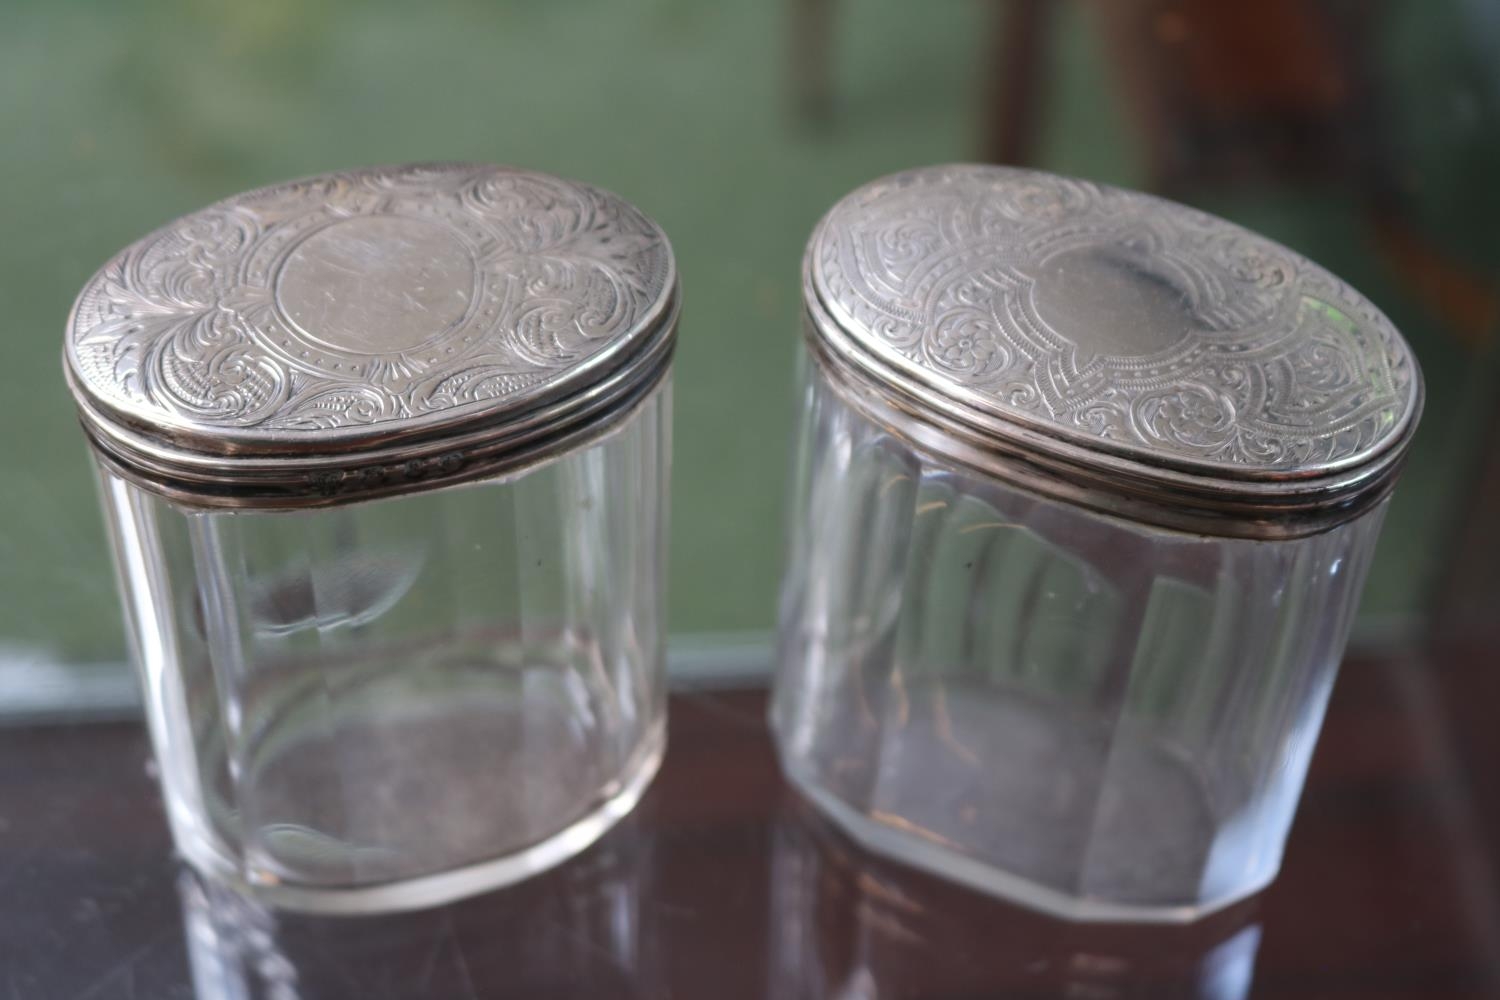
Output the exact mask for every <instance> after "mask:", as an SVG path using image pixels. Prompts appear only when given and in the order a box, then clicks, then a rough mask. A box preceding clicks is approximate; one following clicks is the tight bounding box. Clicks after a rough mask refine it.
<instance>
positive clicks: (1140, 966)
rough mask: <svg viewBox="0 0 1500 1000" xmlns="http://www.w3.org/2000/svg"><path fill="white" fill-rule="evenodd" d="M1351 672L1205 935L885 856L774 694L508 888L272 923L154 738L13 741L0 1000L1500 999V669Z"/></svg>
mask: <svg viewBox="0 0 1500 1000" xmlns="http://www.w3.org/2000/svg"><path fill="white" fill-rule="evenodd" d="M1493 648H1494V647H1492V646H1482V645H1471V646H1470V647H1468V648H1462V647H1456V648H1454V649H1450V650H1447V651H1445V652H1444V653H1442V654H1441V655H1439V654H1435V653H1419V652H1403V651H1391V652H1386V653H1383V654H1381V655H1378V656H1369V655H1365V656H1361V657H1356V658H1354V659H1352V660H1351V661H1350V662H1348V663H1346V664H1345V666H1344V669H1343V674H1342V676H1341V678H1340V681H1339V684H1338V687H1337V688H1336V690H1335V694H1334V699H1333V704H1332V706H1331V708H1330V711H1329V716H1328V721H1327V724H1326V726H1325V729H1324V733H1323V737H1322V740H1321V741H1320V744H1319V748H1318V752H1317V756H1316V758H1315V760H1314V764H1313V773H1312V776H1311V778H1310V779H1309V783H1308V788H1307V793H1306V795H1305V797H1304V799H1303V802H1302V807H1301V809H1300V811H1299V813H1298V816H1297V821H1296V825H1295V827H1294V829H1293V833H1292V838H1291V842H1290V844H1289V846H1288V850H1287V856H1286V862H1285V865H1284V867H1283V871H1282V875H1281V877H1280V878H1279V879H1278V881H1277V882H1276V883H1275V884H1274V885H1273V886H1272V887H1271V888H1270V889H1269V890H1268V891H1266V892H1265V893H1263V894H1262V895H1261V896H1260V897H1258V898H1256V899H1253V900H1250V901H1247V902H1246V903H1244V904H1241V905H1239V906H1237V907H1235V908H1233V909H1232V910H1230V911H1226V912H1224V913H1221V914H1218V915H1216V916H1214V917H1212V918H1210V919H1208V920H1206V921H1204V922H1201V923H1199V924H1197V925H1193V926H1189V927H1185V928H1153V927H1128V926H1107V925H1105V926H1097V925H1070V924H1066V923H1060V922H1056V921H1053V920H1050V919H1047V918H1043V917H1040V916H1035V915H1032V914H1030V913H1028V912H1026V911H1024V910H1021V909H1017V908H1015V907H1013V906H1010V905H1007V904H1005V903H1002V902H998V901H994V900H990V899H987V898H985V897H982V896H978V895H975V894H973V893H970V892H968V891H965V890H962V889H959V888H957V887H954V886H950V885H948V884H945V883H943V882H941V881H938V880H936V879H933V878H930V877H927V876H924V875H921V874H918V873H915V872H912V871H908V870H905V869H903V868H901V867H900V866H897V865H893V864H890V863H887V862H883V861H880V860H877V859H875V858H872V857H870V856H868V855H866V854H863V853H862V852H861V851H860V850H859V849H857V848H856V847H854V846H853V845H852V844H850V843H849V842H848V841H847V840H845V839H844V838H843V837H841V836H840V835H839V834H838V833H837V832H835V831H834V830H832V829H831V828H829V827H828V826H827V825H826V824H825V823H823V822H822V821H820V820H819V819H818V818H817V817H816V816H815V815H814V814H812V813H811V812H810V810H809V809H808V808H807V807H806V806H805V805H804V804H803V803H802V802H801V801H800V800H799V799H798V798H797V796H796V795H795V794H794V793H793V792H792V791H791V790H790V789H789V788H788V787H787V786H786V785H785V784H784V783H783V781H782V780H781V778H780V776H779V774H778V771H777V767H776V762H775V759H774V756H773V754H772V750H771V745H770V743H769V741H768V738H767V734H766V731H765V727H764V725H763V721H762V720H763V716H764V708H765V697H764V694H763V693H762V692H759V691H754V690H744V691H739V690H716V689H710V688H701V687H700V688H697V689H693V688H687V689H683V690H679V691H678V693H677V694H676V695H674V698H673V702H672V708H671V711H672V715H671V749H670V751H669V753H668V755H667V759H666V763H665V765H664V767H663V770H662V773H661V775H660V776H659V778H658V779H657V781H656V783H655V785H654V786H653V788H652V790H651V791H650V792H649V793H648V795H647V796H646V798H645V799H644V800H643V801H642V803H641V806H640V807H639V809H638V810H637V811H636V813H635V814H634V815H633V816H632V817H630V818H629V819H628V820H626V821H625V822H624V823H623V824H622V825H621V826H620V827H618V828H617V829H615V830H614V831H613V832H612V833H611V834H609V835H608V836H607V837H605V838H604V839H603V840H602V841H601V842H600V843H598V844H596V845H595V846H594V847H593V848H591V849H590V850H589V851H587V852H586V853H585V854H583V855H582V856H580V857H579V858H577V859H575V860H574V861H572V862H570V863H569V864H567V865H564V866H562V867H560V868H558V869H556V870H554V871H552V872H549V873H547V874H545V875H543V876H540V877H538V878H536V879H533V880H531V881H529V882H526V883H523V884H521V885H519V886H516V887H513V888H511V889H508V890H503V891H500V892H495V893H491V894H489V895H486V896H482V897H478V898H475V899H471V900H467V901H465V902H462V903H459V904H455V905H452V906H448V907H445V908H442V909H438V910H431V911H426V912H420V913H409V914H400V915H394V916H386V917H366V918H319V917H309V916H301V915H291V914H273V913H270V912H267V911H265V910H263V909H260V908H258V907H256V906H254V905H252V904H250V903H249V902H248V901H246V900H244V899H241V898H239V897H237V896H235V895H233V894H232V893H230V892H228V891H227V890H225V889H223V888H221V887H217V886H212V885H205V884H203V883H201V882H200V881H199V880H198V879H196V878H195V877H193V876H191V875H189V874H187V873H186V872H184V871H183V870H182V869H181V868H180V867H179V866H178V865H177V864H176V863H175V862H174V861H173V860H172V858H171V856H170V847H169V842H168V838H167V832H166V827H165V824H164V820H163V817H162V812H161V806H160V803H159V799H158V796H157V793H156V789H155V787H154V780H153V778H152V775H151V768H150V765H149V748H148V745H147V742H146V739H145V736H144V733H143V732H142V730H141V728H140V726H139V725H138V724H136V723H131V722H109V723H101V722H94V723H71V724H51V725H45V726H43V725H34V726H25V725H12V726H10V727H7V728H5V729H3V730H0V1000H41V998H48V1000H51V998H58V1000H91V998H94V1000H111V998H126V1000H135V998H140V1000H168V998H176V997H183V998H191V997H197V998H199V1000H207V998H234V1000H242V998H243V1000H250V998H267V1000H292V998H303V1000H309V998H339V1000H346V998H347V1000H381V998H389V1000H397V998H427V997H432V998H442V1000H475V998H489V997H527V998H533V997H534V998H562V997H580V998H585V997H586V998H611V997H660V998H668V997H672V998H698V997H703V998H715V1000H717V998H725V1000H734V998H740V997H747V998H748V997H755V998H825V997H826V998H840V1000H866V998H877V997H879V998H889V997H899V998H906V997H932V998H953V1000H959V998H965V1000H977V998H990V997H1006V998H1010V997H1015V998H1027V997H1065V998H1078V1000H1092V998H1118V997H1140V998H1150V1000H1163V998H1175V997H1207V998H1213V1000H1240V998H1243V997H1302V998H1317V997H1329V998H1334V997H1361V998H1369V1000H1395V998H1413V1000H1415V998H1421V1000H1445V998H1478V997H1500V874H1497V871H1500V850H1497V846H1500V777H1497V772H1500V721H1497V719H1496V716H1497V710H1500V663H1496V662H1495V660H1496V657H1495V656H1494V653H1493Z"/></svg>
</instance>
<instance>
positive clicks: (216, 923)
mask: <svg viewBox="0 0 1500 1000" xmlns="http://www.w3.org/2000/svg"><path fill="white" fill-rule="evenodd" d="M648 844H649V839H648V838H645V837H643V836H641V834H640V832H639V830H638V829H637V824H636V823H635V821H634V820H633V819H627V820H626V821H625V822H624V823H623V824H622V825H621V826H620V827H617V828H616V829H615V831H613V832H612V833H611V834H610V836H609V837H607V838H606V839H605V840H604V841H603V842H601V843H600V844H598V845H596V846H595V848H593V849H591V850H590V851H588V852H587V853H586V854H584V855H581V856H580V857H579V858H578V859H576V860H575V861H573V862H570V863H569V864H567V865H564V866H563V867H561V868H558V869H555V870H553V871H551V872H548V873H546V874H543V875H541V876H539V877H537V878H535V879H532V880H530V881H527V882H525V883H522V884H521V885H518V886H514V887H511V888H509V889H505V890H501V891H498V892H494V893H490V894H488V895H485V896H479V897H475V898H473V899H470V900H467V901H464V902H461V903H457V904H453V905H449V906H445V907H441V908H438V909H432V910H425V911H421V912H415V913H401V914H391V915H383V916H368V917H352V918H351V917H327V916H317V915H311V914H302V913H295V912H289V911H275V910H271V909H269V908H267V907H266V906H264V905H262V904H260V903H258V902H256V901H255V900H253V899H251V898H249V897H248V896H246V895H244V894H242V893H239V892H237V891H235V890H234V889H233V888H231V887H229V886H227V885H226V884H224V883H220V882H215V881H211V880H209V879H206V878H205V877H203V876H201V875H199V874H197V873H195V872H194V871H192V870H190V869H186V868H185V869H184V870H183V871H182V873H181V876H180V878H179V882H178V890H179V895H180V898H181V901H182V909H183V924H184V937H185V938H186V941H187V948H188V958H189V964H190V966H191V972H192V981H193V987H194V990H195V995H196V997H197V1000H348V998H353V997H358V998H374V997H391V998H395V997H402V998H406V997H466V996H475V997H478V996H483V997H486V998H488V997H537V996H547V997H559V998H561V997H579V998H585V997H587V998H593V997H601V996H608V997H636V996H656V995H660V992H661V979H662V971H661V963H660V961H659V960H658V956H657V954H656V949H655V948H654V946H653V945H652V939H651V937H650V936H649V935H646V934H643V933H642V927H641V912H642V903H643V900H645V899H647V898H649V895H650V892H651V888H650V887H651V885H652V883H653V882H654V874H653V871H654V870H653V865H652V863H651V858H650V856H649V855H650V852H649V850H648V849H647V846H648Z"/></svg>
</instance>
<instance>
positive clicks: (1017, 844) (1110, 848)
mask: <svg viewBox="0 0 1500 1000" xmlns="http://www.w3.org/2000/svg"><path fill="white" fill-rule="evenodd" d="M804 289H805V296H806V300H807V307H808V325H807V328H808V338H807V339H808V345H809V347H808V352H807V353H808V363H807V364H806V365H805V376H804V386H805V391H804V396H803V416H802V430H801V436H800V444H799V446H798V449H797V455H796V459H795V468H794V474H795V480H794V485H793V504H792V510H791V516H790V544H789V557H788V568H787V571H786V574H785V578H784V583H783V590H782V598H781V614H780V655H779V659H780V664H779V672H778V676H777V680H776V690H775V696H774V701H773V708H772V722H773V726H774V728H775V733H776V739H777V744H778V749H779V752H780V756H781V760H782V763H783V766H784V769H785V771H786V773H787V775H788V777H789V778H790V779H791V781H792V782H793V783H794V784H795V785H796V786H797V787H798V788H799V789H801V790H802V791H803V792H804V793H805V794H806V795H807V796H808V797H809V798H810V799H811V800H812V801H813V802H814V803H815V804H816V805H818V806H819V807H820V808H821V809H822V810H823V811H824V812H825V813H826V814H827V815H828V816H829V817H830V818H831V819H833V820H834V821H835V822H836V823H837V824H839V825H840V826H841V827H842V828H843V829H844V830H845V831H846V832H847V833H849V834H851V835H852V836H853V837H854V838H855V839H856V840H858V841H859V842H861V843H862V844H864V845H865V846H867V847H869V848H870V849H872V850H875V851H878V852H880V853H883V854H887V855H890V856H892V857H895V858H897V859H900V860H903V861H906V862H909V863H912V864H915V865H918V866H921V867H923V868H926V869H929V870H931V871H934V872H936V873H938V874H940V875H943V876H946V877H949V878H952V879H955V880H958V881H961V882H965V883H968V884H970V885H973V886H975V887H978V888H980V889H983V890H987V891H990V892H993V893H996V894H999V895H1003V896H1007V897H1010V898H1012V899H1014V900H1016V901H1018V902H1021V903H1024V904H1027V905H1031V906H1034V907H1037V908H1040V909H1043V910H1047V911H1050V912H1053V913H1055V914H1058V915H1062V916H1066V917H1071V918H1076V919H1109V920H1151V921H1178V920H1188V919H1193V918H1196V917H1198V916H1201V915H1203V914H1205V913H1208V912H1210V911H1213V910H1215V909H1218V908H1221V907H1223V906H1226V905H1228V904H1230V903H1232V902H1234V901H1236V900H1239V899H1241V898H1244V897H1245V896H1247V895H1249V894H1251V893H1253V892H1255V891H1256V890H1258V889H1260V888H1262V887H1263V886H1265V885H1266V884H1267V883H1268V882H1269V881H1271V879H1272V878H1274V876H1275V874H1276V871H1277V868H1278V866H1279V863H1280V858H1281V851H1282V846H1283V843H1284V841H1285V838H1286V835H1287V831H1288V828H1289V826H1290V823H1291V820H1292V815H1293V812H1294V810H1295V806H1296V802H1297V799H1298V796H1299V795H1300V792H1301V787H1302V783H1303V779H1304V776H1305V774H1306V770H1307V765H1308V761H1309V758H1310V756H1311V753H1312V749H1313V745H1314V742H1315V740H1316V737H1317V732H1318V729H1319V726H1320V724H1321V720H1322V715H1323V710H1324V706H1325V705H1326V703H1327V700H1328V694H1329V690H1330V687H1331V685H1332V682H1333V678H1334V673H1335V671H1336V669H1337V665H1338V662H1339V659H1340V657H1341V656H1342V654H1343V649H1344V644H1345V642H1346V639H1347V636H1348V631H1349V626H1350V622H1351V619H1352V617H1353V614H1354V610H1355V606H1356V604H1357V601H1358V596H1359V592H1360V587H1361V585H1362V582H1363V579H1364V576H1365V572H1366V569H1367V567H1368V565H1369V561H1370V556H1371V552H1372V550H1373V547H1374V544H1375V541H1376V536H1377V534H1378V532H1379V525H1380V519H1381V515H1382V513H1383V510H1384V507H1385V501H1386V498H1387V496H1388V494H1389V490H1390V488H1391V486H1392V483H1393V481H1394V478H1395V474H1396V470H1397V468H1398V466H1399V462H1400V459H1401V457H1402V454H1403V452H1404V450H1405V447H1406V444H1407V441H1408V440H1409V438H1410V435H1411V432H1412V430H1413V428H1414V427H1415V424H1416V422H1417V418H1418V414H1419V412H1420V407H1421V379H1420V375H1419V372H1418V370H1417V367H1416V364H1415V361H1414V359H1413V358H1412V356H1411V354H1410V351H1409V349H1408V348H1407V346H1406V345H1405V343H1404V342H1403V341H1402V340H1401V338H1400V337H1399V335H1398V334H1397V333H1396V331H1395V330H1394V329H1393V328H1392V327H1391V325H1390V323H1389V322H1388V321H1387V320H1386V319H1385V318H1384V317H1383V316H1382V315H1381V314H1380V313H1379V312H1378V311H1377V310H1376V309H1375V308H1374V307H1373V306H1372V305H1371V304H1370V303H1369V302H1368V301H1366V300H1364V299H1363V298H1361V297H1359V296H1358V295H1357V294H1356V293H1354V292H1353V291H1352V290H1350V289H1349V288H1348V287H1347V286H1345V285H1343V284H1342V283H1340V282H1338V281H1337V280H1336V279H1334V278H1333V277H1332V276H1331V275H1329V274H1327V272H1325V271H1322V270H1321V269H1319V268H1317V267H1316V266H1315V265H1313V264H1311V263H1310V262H1308V261H1306V260H1305V259H1302V258H1300V257H1298V256H1297V255H1295V254H1293V253H1292V252H1291V251H1288V250H1286V249H1285V248H1283V247H1280V246H1278V245H1276V244H1273V243H1271V242H1270V241H1268V240H1264V239H1262V238H1260V237H1257V236H1254V235H1253V234H1250V233H1248V232H1246V231H1244V230H1242V229H1239V228H1238V227H1235V226H1232V225H1230V224H1228V223H1225V222H1222V221H1219V220H1216V219H1213V218H1210V217H1208V216H1205V215H1202V214H1201V213H1198V212H1194V211H1192V210H1189V209H1186V208H1183V207H1181V206H1178V205H1174V204H1171V203H1169V202H1164V201H1161V200H1158V199H1155V198H1150V197H1147V196H1144V195H1138V194H1134V193H1130V192H1123V191H1118V190H1114V189H1109V188H1103V187H1099V186H1096V185H1092V184H1088V183H1084V182H1078V181H1071V180H1066V179H1063V178H1057V177H1052V176H1049V175H1045V174H1038V173H1032V172H1027V171H1018V170H1010V169H1005V168H998V167H939V168H929V169H925V170H918V171H913V172H910V173H906V174H900V175H896V176H894V177H891V178H887V179H885V180H882V181H877V182H875V183H873V184H870V185H868V186H866V187H864V188H861V189H860V190H858V191H856V192H855V193H854V194H852V195H850V196H849V197H848V198H846V199H845V200H844V201H842V202H840V203H839V204H838V205H837V206H836V207H835V208H834V209H833V210H832V211H831V212H830V213H829V215H828V216H827V217H825V219H824V220H823V222H822V223H821V224H820V226H819V228H818V230H817V231H816V232H815V233H814V235H813V238H812V242H811V244H810V246H809V250H808V255H807V258H806V262H805V266H804Z"/></svg>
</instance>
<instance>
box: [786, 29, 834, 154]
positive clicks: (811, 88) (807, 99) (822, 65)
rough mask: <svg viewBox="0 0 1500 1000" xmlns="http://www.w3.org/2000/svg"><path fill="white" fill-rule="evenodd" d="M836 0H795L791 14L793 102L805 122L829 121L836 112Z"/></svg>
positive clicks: (800, 119)
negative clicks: (834, 101) (834, 49)
mask: <svg viewBox="0 0 1500 1000" xmlns="http://www.w3.org/2000/svg"><path fill="white" fill-rule="evenodd" d="M834 3H835V0H791V12H790V18H789V22H788V23H789V32H790V39H789V40H790V52H791V75H792V81H791V82H792V103H793V112H794V114H795V116H796V118H797V120H798V121H799V122H801V123H803V124H818V123H822V122H824V121H827V120H828V118H829V116H830V115H831V114H832V112H833V19H834V14H835V13H836V12H835V10H834Z"/></svg>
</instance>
